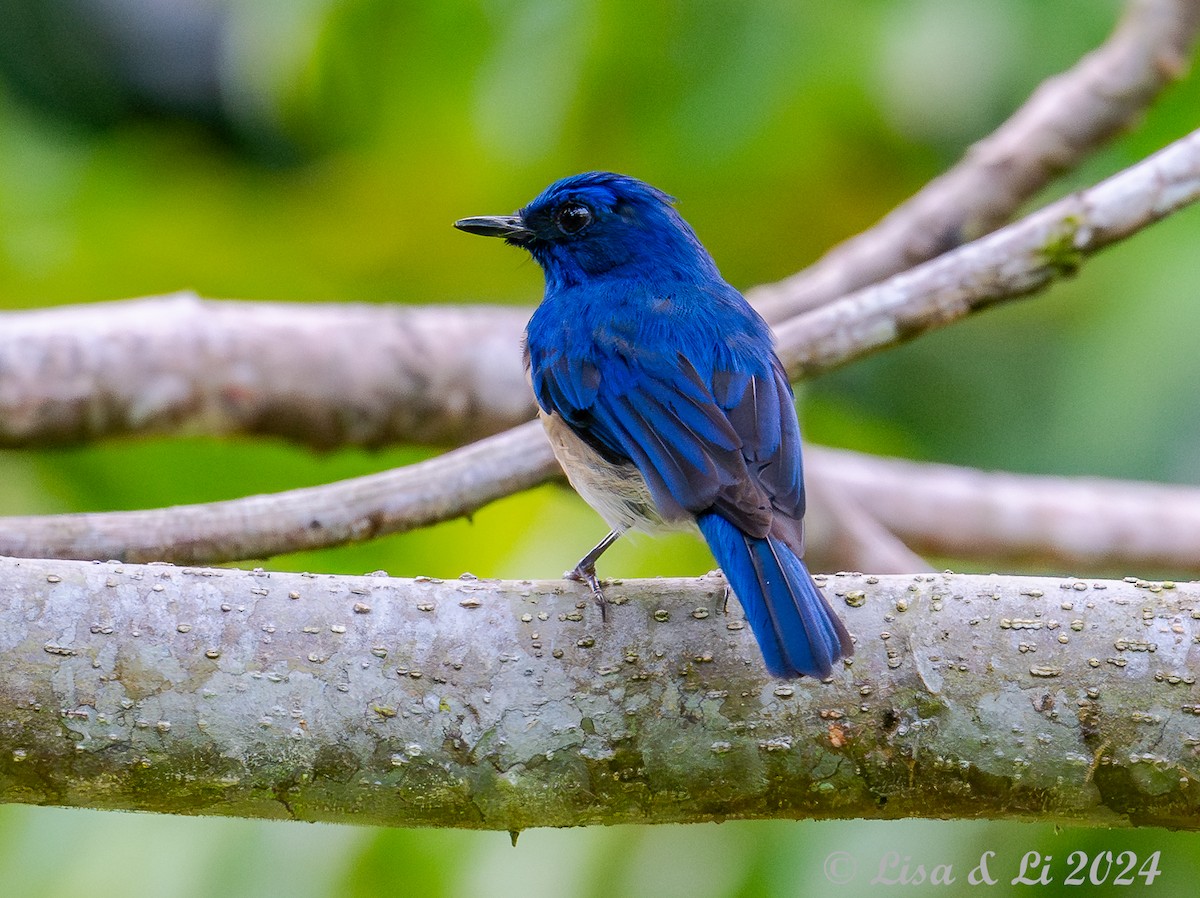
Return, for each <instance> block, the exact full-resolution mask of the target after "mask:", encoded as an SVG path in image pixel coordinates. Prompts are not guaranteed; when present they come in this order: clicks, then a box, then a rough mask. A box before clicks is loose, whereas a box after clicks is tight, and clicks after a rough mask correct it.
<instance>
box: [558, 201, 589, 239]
mask: <svg viewBox="0 0 1200 898" xmlns="http://www.w3.org/2000/svg"><path fill="white" fill-rule="evenodd" d="M554 223H555V224H556V225H558V229H559V230H560V231H562V232H563V233H564V234H578V233H579V232H580V231H582V230H583V229H584V228H586V227H587V226H588V225H590V224H591V223H592V210H591V209H589V208H588V207H587V206H585V205H584V204H583V203H566V204H564V205H563V207H562V208H561V209H559V210H558V212H557V213H556V214H555V216H554Z"/></svg>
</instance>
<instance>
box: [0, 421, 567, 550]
mask: <svg viewBox="0 0 1200 898" xmlns="http://www.w3.org/2000/svg"><path fill="white" fill-rule="evenodd" d="M557 473H558V464H557V462H555V460H554V455H553V454H552V453H551V451H550V444H549V443H547V442H546V439H545V436H544V434H543V433H542V427H541V425H540V424H538V423H537V422H536V421H534V422H530V423H528V424H525V425H523V426H521V427H516V428H513V429H512V430H509V431H506V432H505V433H502V434H497V435H496V436H493V437H487V438H485V439H483V440H480V441H479V442H476V443H472V444H470V445H468V446H464V447H462V448H461V449H455V450H453V451H451V452H447V453H445V454H443V455H440V456H438V457H437V458H434V459H430V460H429V461H425V462H420V463H418V464H414V465H409V466H407V467H403V468H395V469H393V470H390V471H382V472H380V473H378V474H370V475H367V476H365V477H356V478H352V479H350V480H342V481H338V482H336V483H330V484H323V485H321V486H314V487H306V488H304V489H296V490H288V491H286V492H282V493H272V494H268V495H259V496H247V497H245V498H240V499H231V500H228V501H225V502H209V503H203V504H198V505H176V506H173V507H170V508H161V509H149V510H145V511H117V512H97V513H83V514H61V515H45V516H29V517H10V518H0V555H13V556H22V557H38V558H43V557H44V558H77V559H81V560H92V559H102V558H103V559H119V560H122V561H172V562H176V563H179V564H201V563H203V564H216V563H219V562H222V561H240V560H243V559H247V558H268V557H270V556H272V555H278V554H281V553H284V552H296V551H301V550H303V549H316V548H323V547H326V546H337V545H343V544H345V543H350V542H360V541H362V540H366V539H371V538H373V537H376V536H382V535H383V534H386V533H402V532H405V531H408V530H414V529H416V528H418V527H425V526H428V525H429V524H433V523H436V522H438V521H446V520H450V519H452V518H457V517H461V516H462V515H465V514H470V513H471V512H473V511H475V510H477V509H478V508H480V507H482V506H484V505H486V504H488V503H489V502H492V501H494V500H496V499H499V498H501V497H503V496H507V495H510V494H512V493H516V492H520V491H521V490H525V489H529V488H530V487H533V486H536V485H537V484H539V483H544V482H545V481H547V480H549V479H551V478H552V477H554V476H555V475H556V474H557Z"/></svg>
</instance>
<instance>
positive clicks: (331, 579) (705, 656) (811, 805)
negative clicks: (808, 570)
mask: <svg viewBox="0 0 1200 898" xmlns="http://www.w3.org/2000/svg"><path fill="white" fill-rule="evenodd" d="M824 580H825V586H826V591H827V593H828V594H829V596H830V598H831V599H833V600H834V602H835V605H836V607H837V608H838V609H839V611H840V612H841V613H843V614H844V616H845V619H846V622H847V625H848V626H849V628H850V630H851V632H852V633H853V634H854V635H855V637H856V640H857V649H856V654H855V655H854V657H853V660H852V663H849V664H847V665H846V666H845V667H843V668H841V669H839V670H838V671H837V672H836V673H835V675H834V676H833V677H832V678H831V679H830V680H828V681H826V682H814V681H812V680H799V681H794V682H781V681H775V680H771V679H770V678H769V677H768V676H767V675H766V673H765V671H764V670H763V667H762V663H761V661H760V658H759V655H758V650H757V647H756V645H755V643H754V639H753V637H752V635H751V634H750V631H749V629H748V628H747V627H746V626H744V622H743V618H742V615H741V612H740V609H739V608H738V606H737V604H736V601H731V602H730V603H729V610H728V613H726V612H725V610H724V605H725V589H724V582H723V580H722V579H721V578H720V577H717V576H708V577H701V578H697V579H691V580H652V581H636V582H635V581H625V582H615V583H613V584H612V585H610V586H609V587H608V590H607V591H608V595H609V598H610V600H611V607H610V608H609V609H608V614H607V620H603V619H602V618H601V615H600V613H599V610H598V608H597V607H596V606H595V605H594V604H593V603H592V602H591V600H590V599H588V598H587V597H586V595H585V592H584V590H583V589H582V588H580V587H579V586H578V585H577V584H574V583H569V582H565V581H538V582H528V581H519V582H511V581H509V582H501V581H485V580H474V579H469V580H468V579H464V580H455V581H447V582H441V581H438V580H433V579H429V578H417V579H406V580H403V579H393V578H388V577H386V576H383V575H379V576H367V577H342V576H328V575H320V576H312V575H304V574H288V573H275V572H272V573H267V572H262V571H254V572H249V571H237V570H228V569H224V570H211V569H197V568H177V567H171V566H167V565H145V566H143V565H132V564H115V563H107V564H98V563H84V562H71V561H33V560H16V559H0V616H2V619H3V621H4V623H3V626H2V627H0V652H2V658H3V663H2V669H0V800H4V801H9V802H25V803H33V804H53V805H69V806H79V807H96V808H124V809H136V810H150V811H158V812H164V813H176V814H222V815H235V816H246V817H279V818H293V819H302V820H326V821H338V822H346V823H372V824H386V825H395V826H453V827H468V828H486V829H499V830H512V831H517V830H521V829H525V828H528V827H534V826H569V825H580V824H591V823H621V822H639V823H652V822H659V823H661V822H683V821H704V820H721V819H730V818H764V817H813V818H831V817H837V818H847V817H875V818H896V817H911V816H920V817H938V818H979V817H989V818H1020V819H1039V820H1054V821H1062V822H1072V823H1083V824H1097V825H1117V824H1132V825H1140V824H1153V825H1166V826H1174V827H1182V828H1200V786H1198V784H1197V778H1198V776H1200V762H1198V761H1197V758H1196V751H1197V745H1200V697H1198V694H1197V690H1196V685H1195V678H1194V676H1193V675H1192V674H1191V673H1190V671H1192V670H1194V669H1195V668H1196V667H1197V664H1198V662H1200V658H1198V657H1197V653H1198V651H1200V649H1197V640H1198V639H1200V587H1198V586H1197V585H1196V584H1179V585H1174V584H1159V583H1146V582H1141V581H1138V582H1113V581H1091V580H1088V581H1080V580H1071V579H1068V580H1060V579H1049V578H1024V577H1002V576H968V575H955V574H937V575H920V576H915V577H914V576H903V577H902V576H879V577H870V576H862V575H856V574H854V575H852V574H846V575H836V576H829V577H827V578H824Z"/></svg>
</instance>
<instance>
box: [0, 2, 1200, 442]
mask: <svg viewBox="0 0 1200 898" xmlns="http://www.w3.org/2000/svg"><path fill="white" fill-rule="evenodd" d="M1198 27H1200V7H1198V6H1197V4H1196V3H1195V2H1194V0H1131V2H1130V3H1129V4H1128V7H1127V9H1126V12H1125V15H1124V16H1123V17H1122V19H1121V21H1120V23H1119V24H1118V26H1117V28H1116V30H1115V31H1114V32H1113V34H1112V36H1111V37H1110V38H1109V40H1108V41H1107V42H1106V43H1105V44H1104V45H1103V46H1101V47H1100V48H1098V49H1097V50H1096V51H1094V52H1093V53H1091V54H1089V55H1088V56H1086V57H1084V59H1083V60H1081V61H1080V62H1079V63H1078V64H1077V65H1076V66H1075V67H1074V68H1072V69H1071V70H1070V71H1068V72H1066V73H1064V74H1062V75H1059V76H1057V77H1056V78H1052V79H1050V80H1048V81H1047V82H1045V83H1044V84H1042V85H1041V86H1040V87H1039V88H1038V90H1037V91H1036V92H1035V93H1034V94H1033V95H1032V96H1031V97H1030V99H1029V101H1028V102H1027V103H1026V104H1025V106H1024V107H1022V109H1020V110H1019V111H1018V112H1017V113H1016V114H1014V115H1013V116H1012V118H1010V119H1009V121H1008V122H1006V123H1005V124H1004V125H1003V126H1001V128H1000V129H999V130H997V131H996V132H995V133H994V134H993V135H992V136H990V137H988V138H987V139H985V140H983V141H981V142H980V143H978V144H976V145H975V147H974V148H972V150H971V151H970V152H969V153H968V154H967V156H966V158H964V159H963V161H962V162H960V163H959V164H958V165H957V166H956V167H954V168H953V169H951V170H950V171H948V172H946V173H945V174H944V175H942V176H941V177H940V178H938V179H936V180H935V181H933V182H931V183H930V184H929V185H928V186H927V187H926V188H925V189H924V190H922V191H921V192H919V193H918V194H917V195H916V196H914V197H913V198H912V199H911V200H909V201H908V202H907V203H905V204H904V205H902V206H900V207H899V208H898V209H896V210H895V211H894V212H893V213H892V214H890V215H889V216H888V217H887V218H885V219H884V220H883V221H881V222H880V223H879V224H878V225H876V226H875V227H873V228H871V229H870V230H868V231H866V232H864V233H863V234H860V235H859V236H858V237H855V238H854V239H852V240H850V241H848V242H847V243H845V244H843V245H842V246H840V247H838V248H836V249H834V250H832V251H831V252H830V253H829V254H827V255H826V256H825V257H824V258H823V259H822V260H821V261H820V262H818V263H817V264H816V265H814V266H812V267H810V268H808V269H807V270H805V271H802V272H800V273H798V274H796V275H794V276H792V277H791V278H788V279H786V280H784V281H781V282H779V283H777V284H774V285H764V286H761V287H758V288H756V289H754V290H752V291H750V292H749V293H748V294H747V295H748V296H749V297H750V298H751V300H752V301H753V302H755V303H756V304H757V305H758V307H759V309H760V311H762V312H763V313H764V315H766V316H767V318H768V319H769V320H771V321H772V322H780V321H783V320H784V319H785V318H788V317H790V316H794V315H795V314H797V313H799V312H802V311H805V310H808V309H812V308H816V307H817V306H819V305H823V304H824V303H826V302H828V301H830V300H832V299H835V298H837V297H839V296H841V295H843V294H845V293H847V292H850V291H851V290H854V289H858V288H860V287H863V286H866V285H867V284H872V283H875V282H877V281H879V280H880V279H881V278H883V277H885V276H888V275H891V274H894V273H896V272H898V271H902V270H904V269H906V268H908V267H909V266H911V265H913V264H915V263H917V262H921V261H924V260H925V259H928V258H930V257H931V256H933V255H935V254H937V253H940V252H942V251H944V250H946V249H948V248H949V247H950V246H952V245H957V244H958V243H961V242H962V241H963V240H966V239H969V238H971V237H974V236H978V235H979V234H982V233H985V232H986V231H989V230H991V229H992V228H994V227H995V226H996V225H998V224H999V223H1000V222H1002V221H1004V220H1006V219H1007V218H1008V217H1009V216H1010V215H1012V214H1013V212H1014V211H1015V210H1016V209H1017V208H1018V206H1019V205H1020V204H1021V203H1022V202H1024V201H1025V200H1027V199H1028V198H1029V197H1030V196H1032V195H1033V194H1034V193H1035V192H1036V191H1037V190H1039V189H1040V188H1041V187H1043V186H1044V185H1045V184H1046V183H1048V182H1049V180H1050V179H1051V178H1052V177H1053V176H1054V175H1055V174H1057V173H1059V172H1062V171H1065V170H1067V169H1068V168H1070V167H1072V166H1074V165H1076V164H1078V163H1079V162H1080V161H1081V160H1082V159H1083V158H1084V157H1085V156H1086V155H1087V153H1088V152H1090V151H1091V150H1093V149H1095V148H1096V147H1097V146H1099V145H1101V144H1102V143H1103V142H1105V141H1106V140H1108V139H1109V138H1111V137H1112V136H1113V135H1114V134H1116V133H1117V132H1118V131H1120V130H1121V129H1123V128H1125V127H1127V126H1129V125H1130V124H1131V123H1133V122H1134V121H1135V120H1136V119H1137V118H1138V116H1140V115H1141V114H1142V112H1143V110H1144V109H1145V107H1146V106H1148V105H1149V104H1150V103H1151V102H1152V101H1153V99H1154V97H1155V96H1156V95H1157V94H1158V93H1159V92H1160V91H1161V90H1162V89H1163V88H1164V87H1165V86H1166V85H1167V84H1169V83H1170V82H1171V80H1173V79H1174V78H1176V77H1178V76H1179V74H1180V73H1181V72H1182V71H1183V69H1184V68H1185V67H1186V64H1187V57H1188V54H1189V53H1190V49H1191V45H1192V41H1193V39H1194V37H1195V33H1196V30H1197V28H1198ZM526 317H527V312H525V311H524V310H516V309H504V308H494V307H473V308H471V307H468V308H463V307H447V306H439V307H433V308H419V307H406V308H395V307H388V306H361V305H353V304H338V305H336V306H314V305H289V304H282V303H235V302H227V303H226V302H215V301H211V300H199V299H198V298H196V297H194V296H190V295H186V294H180V295H176V296H173V297H159V298H150V299H141V300H132V301H127V302H123V303H107V304H97V305H91V306H73V307H65V308H59V309H49V310H38V311H0V447H4V446H9V447H21V446H40V445H52V444H57V443H64V442H73V441H78V440H85V439H92V438H96V437H100V436H107V435H114V434H124V433H134V432H161V431H166V430H171V429H176V428H183V429H190V430H196V429H202V430H203V431H204V432H208V433H250V434H270V435H277V436H284V437H286V438H288V439H293V440H297V441H300V442H303V443H305V444H308V445H313V446H316V447H319V448H328V447H330V446H335V445H341V444H344V443H351V444H363V445H381V444H384V443H388V442H420V443H430V444H435V445H446V444H455V443H460V442H464V441H466V440H470V439H477V438H479V437H481V436H486V435H488V434H491V433H496V432H498V431H500V430H502V429H503V428H505V427H509V426H512V425H514V424H516V423H519V422H521V421H525V420H528V419H529V418H530V417H531V416H532V414H533V404H532V399H531V398H530V397H529V395H528V391H527V390H525V389H524V387H523V373H522V371H521V369H520V363H519V359H518V356H517V353H516V352H515V350H514V347H515V346H516V345H517V343H518V341H519V340H520V335H521V331H522V328H523V327H524V322H525V318H526Z"/></svg>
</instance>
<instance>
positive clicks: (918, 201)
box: [748, 0, 1200, 323]
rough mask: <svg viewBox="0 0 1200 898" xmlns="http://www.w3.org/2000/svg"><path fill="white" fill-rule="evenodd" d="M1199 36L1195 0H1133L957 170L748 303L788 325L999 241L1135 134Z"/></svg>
mask: <svg viewBox="0 0 1200 898" xmlns="http://www.w3.org/2000/svg"><path fill="white" fill-rule="evenodd" d="M1198 28H1200V5H1197V4H1196V3H1195V2H1194V0H1132V2H1130V3H1129V4H1128V5H1127V7H1126V10H1125V14H1124V15H1123V16H1122V18H1121V20H1120V22H1119V23H1118V25H1117V28H1116V30H1115V31H1114V32H1113V33H1112V35H1111V36H1110V37H1109V39H1108V41H1106V42H1105V43H1104V44H1103V45H1102V46H1101V47H1099V48H1097V49H1096V50H1094V51H1093V52H1092V53H1089V54H1088V55H1087V56H1085V57H1084V58H1083V59H1081V60H1080V61H1079V62H1078V63H1077V64H1076V65H1075V66H1074V67H1073V68H1072V69H1070V70H1069V71H1067V72H1064V73H1063V74H1061V75H1058V76H1057V77H1054V78H1050V79H1048V80H1046V81H1045V82H1043V83H1042V84H1041V85H1040V86H1039V87H1038V89H1037V90H1036V91H1034V93H1033V95H1032V96H1030V98H1029V100H1028V101H1026V103H1025V105H1024V106H1022V107H1021V108H1020V109H1019V110H1017V112H1016V113H1014V114H1013V116H1012V117H1011V118H1009V120H1008V121H1006V122H1005V123H1004V124H1003V125H1001V126H1000V128H999V129H997V130H996V131H995V132H994V133H993V134H991V135H990V136H988V137H986V138H985V139H983V140H981V141H979V142H978V143H977V144H975V145H974V146H973V147H971V148H970V150H969V151H968V152H967V154H966V156H965V157H964V158H963V159H962V161H961V162H959V163H958V165H956V166H955V167H954V168H952V169H950V170H949V171H947V172H945V173H944V174H943V175H941V176H940V177H938V178H935V179H934V180H933V181H930V182H929V183H928V184H927V185H926V186H925V187H923V188H922V189H921V190H920V191H919V192H918V193H917V194H916V195H914V196H913V197H912V198H911V199H909V200H908V201H906V202H905V203H903V204H902V205H900V206H898V207H897V208H896V209H895V210H893V211H892V212H891V213H889V214H888V215H887V217H885V218H884V219H883V220H882V221H880V222H879V224H877V225H875V226H874V227H872V228H870V229H868V230H866V231H864V232H863V233H861V234H859V235H857V236H855V237H852V238H851V239H849V240H847V241H846V242H845V243H842V244H841V245H839V246H837V247H835V248H834V249H832V250H830V251H829V252H828V253H826V254H825V256H823V257H822V258H821V259H820V260H819V261H818V262H817V263H816V264H814V265H811V266H809V267H808V268H806V269H805V270H804V271H801V272H799V273H798V274H795V275H793V276H792V277H790V278H787V279H785V280H783V281H779V282H778V283H775V284H771V285H768V286H763V287H758V288H756V289H755V290H753V291H752V292H751V293H750V294H748V295H749V296H750V297H751V299H752V301H753V302H754V303H755V305H756V306H757V307H758V309H759V311H761V312H762V313H763V315H764V316H765V317H766V318H767V320H768V321H771V322H772V323H774V322H779V321H783V320H784V319H786V318H790V317H792V316H794V315H797V314H799V313H801V312H806V311H809V310H811V309H815V308H817V307H819V306H821V305H824V304H825V303H827V302H830V301H832V300H834V299H837V298H838V297H839V296H843V295H845V294H846V293H849V292H851V291H852V290H858V289H860V288H862V287H866V286H868V285H869V284H874V283H876V282H878V281H880V280H882V279H884V278H886V277H889V276H891V275H893V274H896V273H897V272H900V271H904V270H906V269H908V268H910V267H911V266H913V265H916V264H918V263H920V262H924V261H926V260H927V259H931V258H933V257H935V256H937V255H939V254H941V253H943V252H945V251H946V250H948V249H950V248H952V247H955V246H958V245H960V244H962V243H964V242H966V241H968V240H973V239H975V238H977V237H979V236H981V235H983V234H986V233H988V232H989V231H991V230H993V229H994V228H996V227H998V226H999V225H1001V224H1002V223H1004V222H1005V221H1007V220H1008V219H1009V217H1010V216H1012V215H1013V213H1015V212H1016V211H1017V209H1018V208H1020V206H1021V204H1022V203H1024V202H1025V201H1027V200H1028V199H1030V198H1031V197H1032V196H1033V195H1034V194H1036V193H1037V192H1038V191H1039V190H1041V189H1042V188H1043V187H1045V186H1046V185H1047V184H1049V183H1050V182H1051V181H1052V180H1053V179H1054V178H1055V177H1056V176H1057V175H1059V174H1061V173H1062V172H1065V171H1067V170H1069V169H1071V168H1073V167H1074V166H1076V165H1078V164H1079V163H1080V162H1082V161H1083V159H1084V158H1086V156H1087V155H1088V154H1089V153H1090V152H1091V151H1092V150H1094V149H1095V148H1096V147H1098V146H1100V145H1102V144H1103V143H1105V142H1106V141H1108V140H1109V139H1111V138H1112V137H1113V136H1115V135H1116V134H1117V133H1118V132H1120V131H1122V130H1124V129H1125V128H1128V127H1129V126H1131V125H1132V124H1134V123H1135V122H1136V121H1137V120H1138V119H1139V118H1140V117H1141V115H1142V113H1143V112H1144V111H1145V109H1146V107H1147V106H1149V105H1150V104H1151V103H1152V102H1153V101H1154V99H1155V97H1157V96H1158V94H1159V93H1160V92H1161V91H1162V90H1163V88H1165V87H1166V86H1167V85H1168V84H1170V83H1171V82H1172V81H1173V80H1175V79H1177V78H1179V77H1181V76H1182V75H1183V73H1184V71H1185V70H1186V68H1187V65H1188V57H1189V55H1190V53H1191V50H1192V45H1193V43H1194V41H1195V38H1196V31H1197V29H1198Z"/></svg>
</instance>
